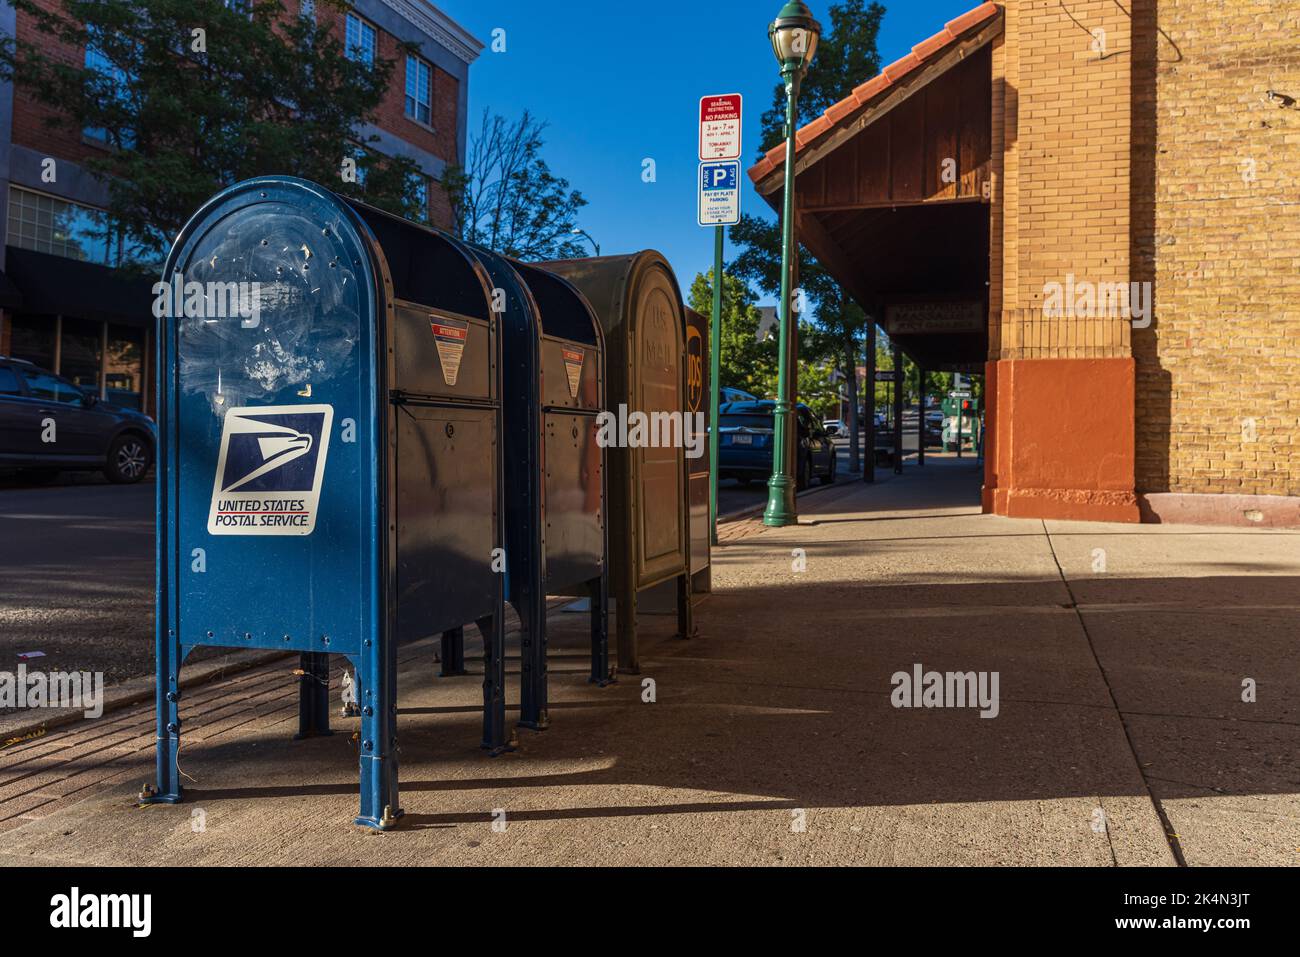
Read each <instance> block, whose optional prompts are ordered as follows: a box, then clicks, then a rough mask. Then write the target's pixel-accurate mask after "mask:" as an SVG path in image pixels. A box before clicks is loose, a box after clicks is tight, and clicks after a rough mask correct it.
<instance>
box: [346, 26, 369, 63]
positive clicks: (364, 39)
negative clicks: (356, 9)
mask: <svg viewBox="0 0 1300 957" xmlns="http://www.w3.org/2000/svg"><path fill="white" fill-rule="evenodd" d="M344 39H345V41H346V43H345V45H346V47H347V52H348V59H350V60H356V61H357V62H358V63H364V64H365V65H366V66H374V65H375V28H374V27H372V26H371V25H370V24H368V23H366V21H365V20H362V19H361V18H360V17H359V16H357V15H356V14H355V13H349V14H348V18H347V28H346V30H345V37H344Z"/></svg>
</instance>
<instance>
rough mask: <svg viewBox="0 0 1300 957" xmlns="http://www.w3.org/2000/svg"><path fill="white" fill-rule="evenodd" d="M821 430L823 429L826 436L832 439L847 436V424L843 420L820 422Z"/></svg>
mask: <svg viewBox="0 0 1300 957" xmlns="http://www.w3.org/2000/svg"><path fill="white" fill-rule="evenodd" d="M822 428H824V429H825V430H826V434H827V435H829V436H830V437H831V438H833V439H838V438H840V437H841V436H844V435H848V434H849V426H848V423H846V422H845V421H844V420H843V419H825V420H823V422H822Z"/></svg>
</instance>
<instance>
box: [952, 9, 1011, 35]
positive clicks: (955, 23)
mask: <svg viewBox="0 0 1300 957" xmlns="http://www.w3.org/2000/svg"><path fill="white" fill-rule="evenodd" d="M997 12H998V5H997V4H996V3H981V4H980V5H979V6H978V7H976V8H975V9H974V10H972V11H970V12H969V13H963V14H962V15H961V16H959V17H958V18H957V19H955V20H949V21H948V22H947V23H946V24H944V26H945V27H947V29H948V32H950V33H951V34H952V35H953V36H954V37H955V36H957V35H958V34H960V33H964V32H965V31H966V30H969V29H970V28H971V27H973V26H975V24H977V23H983V22H984V21H985V20H987V19H988V18H989V17H991V16H993V15H994V14H996V13H997Z"/></svg>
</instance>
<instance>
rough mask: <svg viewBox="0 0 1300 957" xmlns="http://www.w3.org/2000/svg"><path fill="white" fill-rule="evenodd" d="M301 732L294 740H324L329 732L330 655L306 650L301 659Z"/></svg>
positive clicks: (299, 697)
mask: <svg viewBox="0 0 1300 957" xmlns="http://www.w3.org/2000/svg"><path fill="white" fill-rule="evenodd" d="M299 660H300V664H299V670H300V671H301V672H302V674H301V675H299V676H298V733H297V734H295V735H294V736H293V737H294V740H295V741H298V740H301V739H302V738H316V737H323V736H325V735H327V734H333V733H334V732H333V731H331V730H330V656H329V655H328V654H326V653H325V652H318V651H306V652H303V653H302V655H301V656H300V658H299Z"/></svg>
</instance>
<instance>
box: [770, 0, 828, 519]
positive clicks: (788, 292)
mask: <svg viewBox="0 0 1300 957" xmlns="http://www.w3.org/2000/svg"><path fill="white" fill-rule="evenodd" d="M821 32H822V28H821V24H819V23H818V22H817V21H816V20H814V19H813V16H812V11H811V10H809V9H808V7H807V6H805V5H804V4H803V3H801V2H800V0H790V2H789V3H787V4H786V5H785V6H784V7H782V8H781V12H780V13H779V14H777V17H776V19H775V20H774V21H772V25H771V26H770V27H768V28H767V35H768V37H769V38H770V39H771V41H772V51H773V52H774V53H775V54H776V59H777V62H779V63H780V64H781V78H782V79H783V80H784V81H785V194H784V196H783V197H782V204H781V300H780V302H779V303H778V304H777V310H778V313H777V314H778V316H779V318H780V343H779V349H780V354H779V356H778V365H777V396H776V410H775V416H774V418H775V422H774V423H773V424H774V426H775V429H774V435H773V437H772V441H773V448H772V477H771V478H770V479H768V482H767V509H766V510H765V511H764V512H763V524H764V525H777V526H780V525H795V524H797V523H798V521H799V514H798V510H797V508H796V506H795V498H794V493H795V478H794V474H793V473H794V453H795V448H796V446H797V445H798V443H799V438H798V436H799V431H798V429H797V427H796V425H795V418H794V378H793V376H794V371H795V370H794V368H793V365H794V356H795V347H796V344H797V336H798V329H797V327H796V326H795V325H794V320H793V319H791V316H790V312H791V309H790V300H791V297H792V295H793V292H794V264H795V245H794V242H795V239H794V160H795V155H794V154H795V142H794V134H795V124H796V122H797V120H798V118H799V84H800V81H802V80H803V77H804V74H805V73H806V72H807V71H808V64H810V63H812V59H813V56H814V55H816V53H817V41H818V39H819V38H820V37H821Z"/></svg>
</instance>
